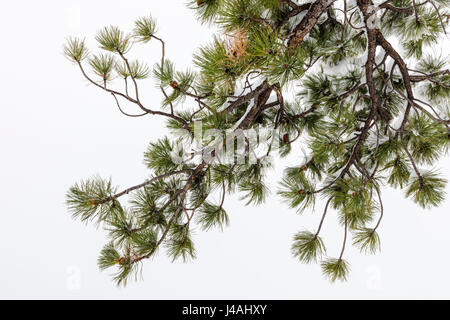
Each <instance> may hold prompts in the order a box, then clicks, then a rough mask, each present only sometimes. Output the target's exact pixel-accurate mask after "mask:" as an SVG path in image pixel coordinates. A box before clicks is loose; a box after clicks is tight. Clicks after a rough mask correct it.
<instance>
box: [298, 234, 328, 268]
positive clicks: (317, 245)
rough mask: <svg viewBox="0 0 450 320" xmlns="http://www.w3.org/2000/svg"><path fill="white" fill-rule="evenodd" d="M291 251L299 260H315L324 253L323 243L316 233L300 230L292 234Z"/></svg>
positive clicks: (309, 261)
mask: <svg viewBox="0 0 450 320" xmlns="http://www.w3.org/2000/svg"><path fill="white" fill-rule="evenodd" d="M291 251H292V254H293V255H294V256H295V257H297V258H298V259H299V260H300V261H301V262H304V263H311V262H317V259H320V258H321V256H322V255H323V254H324V253H325V245H324V243H323V241H322V239H321V238H320V237H319V236H318V235H316V234H314V233H311V232H309V231H302V232H299V233H297V234H296V235H295V236H294V243H293V244H292V247H291Z"/></svg>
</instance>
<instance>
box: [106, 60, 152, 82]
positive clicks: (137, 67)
mask: <svg viewBox="0 0 450 320" xmlns="http://www.w3.org/2000/svg"><path fill="white" fill-rule="evenodd" d="M129 67H130V68H129V69H128V65H127V64H126V63H125V62H122V63H116V65H115V69H116V72H117V73H118V74H119V76H121V77H122V78H128V77H130V76H131V77H133V78H134V79H136V80H141V79H145V78H147V77H148V76H149V74H150V69H149V67H148V66H147V65H146V64H144V63H142V62H139V61H137V60H136V61H132V62H131V63H129Z"/></svg>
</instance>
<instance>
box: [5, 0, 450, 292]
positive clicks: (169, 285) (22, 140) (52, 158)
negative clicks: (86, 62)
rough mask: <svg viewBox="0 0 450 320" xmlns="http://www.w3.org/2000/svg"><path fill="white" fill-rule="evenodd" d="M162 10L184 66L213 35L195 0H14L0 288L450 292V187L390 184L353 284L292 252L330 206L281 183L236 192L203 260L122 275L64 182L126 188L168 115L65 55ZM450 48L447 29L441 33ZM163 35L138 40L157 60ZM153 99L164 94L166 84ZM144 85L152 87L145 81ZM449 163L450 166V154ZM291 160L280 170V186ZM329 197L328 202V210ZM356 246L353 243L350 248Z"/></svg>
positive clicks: (334, 230)
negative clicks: (117, 278) (246, 197)
mask: <svg viewBox="0 0 450 320" xmlns="http://www.w3.org/2000/svg"><path fill="white" fill-rule="evenodd" d="M149 13H151V14H152V15H153V16H154V17H155V18H157V20H158V25H159V30H160V32H159V35H160V36H161V37H163V38H164V39H165V40H166V43H167V48H166V49H167V56H168V58H170V59H171V60H172V61H174V62H175V64H176V65H177V67H179V68H180V69H183V68H186V67H188V66H189V65H190V62H191V58H192V53H193V52H194V51H195V50H196V48H198V47H199V46H200V45H201V44H205V43H206V42H208V41H209V40H210V39H211V35H212V31H211V30H209V29H208V28H207V27H205V26H201V25H200V24H198V23H197V22H196V20H195V17H194V15H193V13H192V12H191V11H190V10H188V9H187V8H186V6H185V4H184V1H181V0H180V1H175V0H170V1H132V0H130V1H116V0H108V1H106V0H95V1H92V0H91V1H77V2H75V1H56V0H54V1H51V0H45V1H31V0H28V1H9V2H7V3H4V4H3V5H2V10H1V11H0V30H2V31H1V48H2V49H1V50H0V57H1V60H0V61H1V68H0V70H1V71H0V72H1V77H0V90H1V92H2V98H1V100H0V108H1V109H0V110H1V115H0V134H1V138H0V146H1V151H0V152H1V153H0V154H1V157H0V199H1V207H0V212H1V231H0V249H1V250H0V254H1V257H0V261H1V263H0V274H1V277H0V298H63V299H69V298H76V299H78V298H125V299H127V298H129V299H131V298H133V299H140V298H142V299H158V298H160V299H179V298H185V299H191V298H202V299H207V298H210V299H218V298H223V299H226V298H235V299H241V298H248V299H252V298H253V299H263V298H264V299H305V298H450V292H449V289H448V288H449V287H450V273H449V272H448V266H449V264H450V251H449V243H450V232H448V227H449V225H450V214H449V212H448V211H449V210H448V208H449V200H446V202H445V203H443V205H442V206H441V207H440V208H437V209H433V210H427V211H424V210H421V209H419V208H418V207H417V206H416V205H414V204H413V203H412V202H411V201H409V200H405V199H404V198H403V194H402V193H401V192H399V191H395V190H392V189H386V190H385V191H384V199H385V200H384V203H385V219H384V220H383V223H382V225H381V227H380V229H379V233H380V237H381V239H382V252H381V253H379V254H377V255H375V256H366V255H361V254H359V252H358V251H357V250H356V249H354V248H351V249H348V251H347V252H346V258H347V259H348V261H349V262H350V263H351V268H352V272H351V274H350V278H349V281H348V282H346V283H339V282H338V283H335V284H330V283H329V282H328V281H327V280H325V279H324V278H323V276H322V275H321V271H320V267H319V266H317V265H303V264H300V263H299V262H297V261H296V260H295V259H294V258H293V257H292V256H291V254H290V245H291V240H292V235H293V234H294V233H295V232H297V231H299V230H302V229H303V228H309V229H311V228H314V227H315V226H316V225H317V222H318V221H319V218H320V217H319V215H320V214H319V213H318V212H315V213H313V212H307V213H305V214H303V215H302V216H299V215H297V214H296V213H295V211H294V210H290V209H288V208H287V207H286V206H285V205H284V204H282V203H281V202H280V199H279V198H278V197H277V196H276V195H275V194H272V196H271V197H269V199H268V201H267V203H266V204H265V205H263V206H260V207H245V206H244V203H243V202H239V201H238V197H231V198H228V200H227V202H226V209H227V211H228V213H229V215H230V220H231V225H230V227H229V228H227V229H225V230H224V232H220V231H217V230H213V231H209V232H201V231H200V230H197V232H196V233H195V242H196V248H197V252H198V258H197V260H195V261H193V262H190V263H187V264H183V263H181V262H177V263H171V262H170V261H169V260H168V259H167V258H166V257H165V256H164V255H159V256H158V258H157V259H154V260H152V261H147V262H146V263H145V264H144V270H143V275H144V281H139V282H136V283H135V282H131V283H130V284H129V286H128V287H126V288H117V287H116V286H115V285H114V283H113V282H112V281H111V279H110V277H109V276H108V272H103V273H101V272H100V271H99V270H98V267H97V263H96V259H97V256H98V254H99V251H100V250H101V248H102V246H103V245H104V243H105V234H104V233H103V232H102V231H101V230H96V229H95V228H94V227H92V226H85V225H83V224H82V223H80V222H79V221H74V220H72V219H71V217H70V215H69V213H68V212H67V209H66V207H65V205H64V201H65V192H66V191H67V189H68V188H69V187H70V185H72V184H73V183H74V182H75V181H79V180H80V179H84V178H88V177H90V176H92V175H94V174H100V175H101V176H103V177H109V176H111V177H112V178H113V181H114V183H115V184H117V185H120V186H122V187H125V186H130V185H134V184H137V183H140V182H142V181H143V180H145V178H146V177H147V176H148V174H149V172H148V171H147V170H146V169H145V167H144V165H143V163H142V155H143V152H144V150H145V148H146V146H147V144H148V143H149V142H151V141H155V140H156V139H157V138H158V137H161V136H162V135H163V134H164V133H165V129H164V126H163V125H164V123H163V121H161V119H159V118H152V117H144V118H138V119H132V118H127V117H124V116H123V115H121V114H120V113H119V112H118V111H117V110H116V108H115V106H114V102H113V100H111V96H109V95H107V94H104V93H103V92H100V91H98V90H97V89H96V88H94V87H92V86H89V85H87V83H86V82H85V81H84V80H83V79H82V77H81V75H80V74H79V72H78V70H77V69H76V68H75V67H74V66H73V65H72V64H71V63H70V62H69V61H68V60H67V59H65V58H64V57H63V55H62V45H63V43H64V40H65V38H66V37H67V36H70V35H78V36H86V38H87V40H88V43H89V44H90V46H91V48H92V49H93V51H96V48H95V44H94V41H93V38H94V36H95V33H96V31H97V30H98V29H100V28H101V27H103V26H105V25H109V24H114V25H117V26H120V27H121V28H123V29H125V30H127V29H131V28H132V26H133V22H134V20H135V19H136V18H137V17H140V16H143V15H147V14H149ZM442 46H443V48H444V52H445V51H447V52H448V49H450V47H449V45H448V41H447V43H446V44H442ZM159 50H160V49H159V47H158V45H157V44H153V45H152V44H150V45H149V46H147V47H144V48H143V49H142V50H139V51H138V53H139V55H140V57H142V58H145V59H146V60H147V61H148V62H149V64H153V63H154V62H157V61H158V59H159ZM146 86H147V89H148V90H146V91H145V93H144V94H143V95H144V97H143V98H144V99H145V101H146V102H147V104H148V105H151V106H154V107H157V106H158V103H159V102H160V100H161V97H160V95H159V94H158V92H157V91H156V90H154V87H153V84H152V83H150V82H148V83H147V84H146ZM141 91H144V90H143V89H141ZM441 166H442V167H443V170H442V171H441V172H442V173H443V175H444V176H445V177H447V178H448V177H449V172H450V170H449V169H450V166H449V162H448V158H447V159H444V160H443V161H442V163H441ZM281 168H282V166H281V165H280V166H278V167H277V168H276V169H275V170H274V171H273V172H271V174H270V185H271V190H275V188H276V185H277V181H278V180H277V179H278V178H279V176H280V172H281ZM323 205H324V203H323V202H320V201H319V203H318V205H317V209H318V210H317V211H320V210H321V209H322V207H323ZM335 220H336V219H335V217H334V216H333V214H331V215H330V219H329V222H328V223H327V224H326V225H325V227H324V230H323V235H324V240H325V241H326V243H327V244H328V251H329V253H330V255H331V256H336V255H337V254H338V252H339V249H340V244H341V241H342V233H341V231H340V229H338V225H337V223H336V221H335ZM349 248H350V247H349Z"/></svg>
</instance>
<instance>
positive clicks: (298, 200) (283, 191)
mask: <svg viewBox="0 0 450 320" xmlns="http://www.w3.org/2000/svg"><path fill="white" fill-rule="evenodd" d="M314 189H315V188H314V185H313V184H311V182H310V181H308V179H307V177H306V175H305V173H304V172H298V171H296V170H295V171H294V170H292V169H288V170H287V174H286V176H285V178H283V180H282V182H281V188H280V191H279V192H278V194H279V195H280V196H281V197H283V198H284V200H285V201H286V202H287V203H288V204H289V206H290V207H291V208H297V209H298V212H303V211H304V210H306V209H307V208H310V207H314V203H315V195H314Z"/></svg>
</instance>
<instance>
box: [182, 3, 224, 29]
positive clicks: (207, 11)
mask: <svg viewBox="0 0 450 320" xmlns="http://www.w3.org/2000/svg"><path fill="white" fill-rule="evenodd" d="M224 2H225V1H224V0H192V1H189V7H190V8H191V9H193V10H195V13H196V14H197V16H198V18H199V20H200V21H201V22H203V23H209V22H212V21H213V20H214V19H215V18H216V14H217V13H218V12H219V10H220V8H221V7H222V5H223V3H224Z"/></svg>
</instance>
